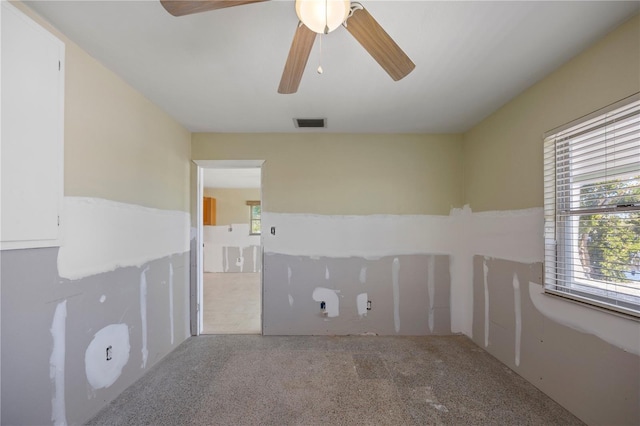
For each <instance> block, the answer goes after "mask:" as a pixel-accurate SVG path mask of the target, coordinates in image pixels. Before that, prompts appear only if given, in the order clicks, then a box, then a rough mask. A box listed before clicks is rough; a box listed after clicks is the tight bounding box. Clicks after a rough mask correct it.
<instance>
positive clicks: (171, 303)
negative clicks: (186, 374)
mask: <svg viewBox="0 0 640 426" xmlns="http://www.w3.org/2000/svg"><path fill="white" fill-rule="evenodd" d="M169 329H170V331H171V345H172V346H173V339H174V335H173V263H169Z"/></svg>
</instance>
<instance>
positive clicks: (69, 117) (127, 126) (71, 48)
mask: <svg viewBox="0 0 640 426" xmlns="http://www.w3.org/2000/svg"><path fill="white" fill-rule="evenodd" d="M13 4H14V5H15V6H16V7H18V8H20V9H21V10H22V11H23V12H25V13H26V14H27V15H29V16H30V17H32V18H33V19H35V20H37V21H38V23H40V24H41V25H43V26H44V27H45V28H47V29H48V30H49V31H51V32H52V33H53V34H55V35H56V36H57V37H58V38H60V39H61V40H62V41H63V42H64V43H65V45H66V58H65V63H66V64H65V65H66V69H65V135H64V144H65V146H64V150H65V155H64V162H65V167H64V173H65V185H64V193H65V195H66V196H86V197H98V198H106V199H109V200H113V201H120V202H125V203H131V204H138V205H143V206H147V207H155V208H162V209H171V210H182V211H187V212H188V211H190V205H189V194H190V189H189V183H190V180H189V160H190V157H191V146H190V142H191V134H190V133H189V131H187V130H186V129H185V128H184V127H182V126H181V125H180V124H178V123H177V122H176V121H175V120H173V119H172V118H171V117H169V115H167V114H166V113H165V112H164V111H162V110H161V109H160V108H158V107H157V106H155V105H154V104H153V103H151V101H149V100H148V99H146V98H145V97H144V96H143V95H141V94H140V93H139V92H137V91H136V90H134V89H133V88H132V87H131V86H129V85H128V84H127V83H126V82H124V81H123V80H122V79H121V78H120V77H118V76H117V75H115V74H114V73H113V72H111V71H109V70H108V69H107V68H105V67H104V66H103V65H102V64H100V63H99V62H98V61H96V60H95V59H93V58H92V57H91V56H89V55H88V54H87V53H86V52H85V51H83V50H82V49H80V47H78V46H77V45H76V44H75V43H74V42H72V41H71V40H70V39H68V38H67V37H65V36H64V35H63V34H61V33H60V32H59V31H57V30H56V29H55V28H53V27H52V26H51V25H50V24H48V23H46V22H45V21H43V20H42V19H41V18H39V17H38V15H36V14H35V13H34V12H33V11H31V10H30V9H29V8H27V7H25V6H24V5H23V4H22V3H19V2H16V3H13Z"/></svg>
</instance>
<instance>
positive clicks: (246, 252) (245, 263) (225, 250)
mask: <svg viewBox="0 0 640 426" xmlns="http://www.w3.org/2000/svg"><path fill="white" fill-rule="evenodd" d="M221 249H222V259H223V262H224V265H223V271H224V272H260V271H261V270H262V248H261V247H260V246H249V247H234V246H223V247H221ZM254 251H255V253H256V258H255V262H254V259H253V254H254Z"/></svg>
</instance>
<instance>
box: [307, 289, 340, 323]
mask: <svg viewBox="0 0 640 426" xmlns="http://www.w3.org/2000/svg"><path fill="white" fill-rule="evenodd" d="M311 297H313V300H315V301H316V302H324V303H325V304H326V306H325V309H326V312H327V316H328V317H329V318H334V317H337V316H338V315H340V299H339V298H338V293H337V292H336V290H331V289H330V288H324V287H316V288H315V289H314V290H313V295H312V296H311Z"/></svg>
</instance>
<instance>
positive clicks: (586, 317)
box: [529, 281, 640, 355]
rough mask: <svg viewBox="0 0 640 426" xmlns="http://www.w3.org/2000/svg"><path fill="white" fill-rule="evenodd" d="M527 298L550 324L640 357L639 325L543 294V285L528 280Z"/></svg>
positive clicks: (635, 322)
mask: <svg viewBox="0 0 640 426" xmlns="http://www.w3.org/2000/svg"><path fill="white" fill-rule="evenodd" d="M529 297H530V298H531V301H532V302H533V304H534V306H535V307H536V309H537V310H538V311H539V312H540V313H541V314H542V315H544V316H546V317H547V318H549V319H551V320H552V321H555V322H557V323H559V324H562V325H564V326H567V327H570V328H572V329H574V330H577V331H579V332H581V333H587V334H592V335H594V336H597V337H599V338H600V339H602V340H604V341H605V342H608V343H611V344H612V345H614V346H617V347H619V348H621V349H623V350H625V351H627V352H630V353H632V354H636V355H640V323H639V322H637V321H633V320H628V319H624V318H619V317H617V316H615V315H611V314H610V313H608V312H602V311H599V310H597V309H591V308H589V307H586V306H581V305H580V304H578V303H571V302H568V301H565V300H562V299H559V298H557V297H553V296H549V295H546V294H544V289H543V287H542V285H540V284H536V283H533V282H531V281H529Z"/></svg>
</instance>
